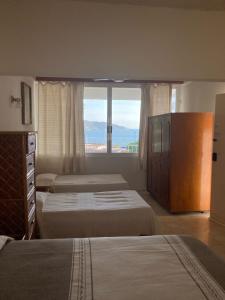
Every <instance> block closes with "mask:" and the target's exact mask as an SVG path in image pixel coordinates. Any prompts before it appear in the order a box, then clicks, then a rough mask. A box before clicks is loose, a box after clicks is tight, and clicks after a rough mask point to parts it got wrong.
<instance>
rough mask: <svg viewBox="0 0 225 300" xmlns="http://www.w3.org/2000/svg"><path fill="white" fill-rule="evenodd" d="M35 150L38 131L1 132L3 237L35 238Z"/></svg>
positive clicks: (0, 227)
mask: <svg viewBox="0 0 225 300" xmlns="http://www.w3.org/2000/svg"><path fill="white" fill-rule="evenodd" d="M35 148H36V135H35V133H34V132H0V235H8V236H11V237H14V238H16V239H24V238H25V239H30V238H31V236H32V235H33V232H34V226H35V204H36V203H35Z"/></svg>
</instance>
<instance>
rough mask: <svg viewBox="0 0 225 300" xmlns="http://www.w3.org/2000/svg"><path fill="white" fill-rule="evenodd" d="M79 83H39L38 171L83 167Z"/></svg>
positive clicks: (70, 170)
mask: <svg viewBox="0 0 225 300" xmlns="http://www.w3.org/2000/svg"><path fill="white" fill-rule="evenodd" d="M83 90H84V87H83V84H81V83H70V82H67V83H61V82H59V83H53V82H45V83H39V89H38V108H39V109H38V127H39V129H38V146H37V171H38V173H56V174H75V173H82V172H83V171H84V158H85V149H84V124H83Z"/></svg>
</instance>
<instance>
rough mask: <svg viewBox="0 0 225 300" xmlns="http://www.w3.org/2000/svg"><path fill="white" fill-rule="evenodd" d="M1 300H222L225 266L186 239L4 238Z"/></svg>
mask: <svg viewBox="0 0 225 300" xmlns="http://www.w3.org/2000/svg"><path fill="white" fill-rule="evenodd" d="M4 242H5V244H4ZM0 246H1V236H0ZM0 299H2V300H6V299H7V300H50V299H51V300H53V299H54V300H75V299H76V300H93V299H94V300H150V299H152V300H177V299H179V300H189V299H191V300H206V299H208V300H224V299H225V262H224V261H223V260H222V259H220V258H219V257H217V256H216V255H215V254H214V253H213V252H212V251H210V249H209V248H208V247H206V245H204V244H203V243H202V242H200V241H198V240H196V239H193V238H191V237H188V236H144V237H113V238H112V237H111V238H90V239H89V238H84V239H61V240H60V239H57V240H30V241H9V242H7V241H6V239H2V249H1V247H0Z"/></svg>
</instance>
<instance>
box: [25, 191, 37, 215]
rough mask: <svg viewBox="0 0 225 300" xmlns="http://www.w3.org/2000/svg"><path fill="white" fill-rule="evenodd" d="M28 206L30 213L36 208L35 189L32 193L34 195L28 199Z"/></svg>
mask: <svg viewBox="0 0 225 300" xmlns="http://www.w3.org/2000/svg"><path fill="white" fill-rule="evenodd" d="M27 207H28V214H30V212H31V211H32V210H33V209H35V191H34V192H33V193H32V195H31V196H30V197H29V198H28V200H27Z"/></svg>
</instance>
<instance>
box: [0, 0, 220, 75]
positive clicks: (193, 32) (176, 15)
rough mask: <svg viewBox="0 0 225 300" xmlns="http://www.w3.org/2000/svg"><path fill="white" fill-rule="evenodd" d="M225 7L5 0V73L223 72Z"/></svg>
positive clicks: (1, 32) (0, 52)
mask: <svg viewBox="0 0 225 300" xmlns="http://www.w3.org/2000/svg"><path fill="white" fill-rule="evenodd" d="M224 36H225V12H218V11H217V12H210V11H194V10H182V9H166V8H151V7H148V6H138V5H135V6H134V5H113V4H104V3H90V2H85V3H82V2H76V1H72V0H71V1H70V0H67V1H57V0H55V1H50V0H45V1H41V0H40V1H32V0H20V1H15V0H12V1H1V3H0V43H1V47H0V74H8V75H18V74H24V75H35V76H36V75H39V76H40V75H45V76H73V77H100V78H102V77H103V78H104V77H106V78H110V77H112V78H133V79H184V80H195V79H199V80H211V79H214V80H225V59H224V53H225V39H224Z"/></svg>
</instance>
